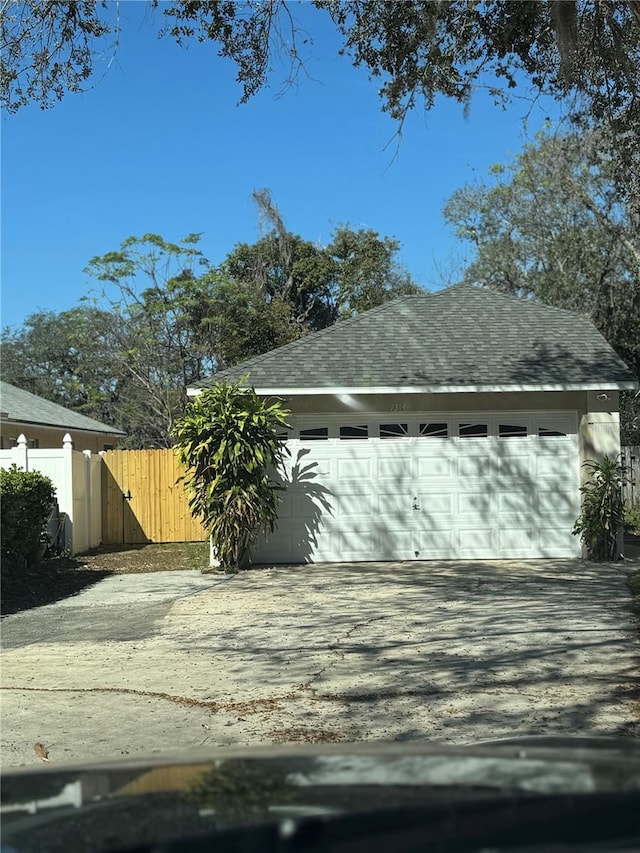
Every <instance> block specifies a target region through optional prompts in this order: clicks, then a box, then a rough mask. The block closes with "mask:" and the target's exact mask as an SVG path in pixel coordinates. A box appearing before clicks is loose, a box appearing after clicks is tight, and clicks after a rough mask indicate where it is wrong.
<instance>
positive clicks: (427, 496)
mask: <svg viewBox="0 0 640 853" xmlns="http://www.w3.org/2000/svg"><path fill="white" fill-rule="evenodd" d="M415 497H416V498H417V504H418V506H419V507H420V509H419V510H417V512H420V513H422V514H423V515H426V516H431V515H449V516H450V515H452V514H453V512H454V505H455V495H454V494H453V493H452V492H425V491H423V490H422V489H420V490H418V493H417V494H416V496H415ZM412 505H413V500H412V501H411V503H410V504H409V506H410V507H411V506H412Z"/></svg>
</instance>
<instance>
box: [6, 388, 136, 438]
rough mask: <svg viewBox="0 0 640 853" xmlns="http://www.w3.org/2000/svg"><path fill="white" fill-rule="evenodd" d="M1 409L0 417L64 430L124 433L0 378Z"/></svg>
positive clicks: (109, 433) (112, 433) (111, 433)
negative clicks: (0, 414) (1, 380)
mask: <svg viewBox="0 0 640 853" xmlns="http://www.w3.org/2000/svg"><path fill="white" fill-rule="evenodd" d="M0 410H1V411H2V420H9V421H17V422H18V423H29V424H39V425H41V426H52V427H58V428H59V429H67V430H71V429H74V430H83V431H84V432H100V433H106V434H108V435H125V433H124V432H122V430H119V429H116V428H115V427H112V426H108V425H107V424H103V423H100V421H96V420H94V419H93V418H88V417H86V415H81V414H79V413H78V412H72V411H71V410H70V409H65V407H64V406H59V405H58V404H57V403H52V402H50V401H49V400H45V399H43V398H42V397H38V396H37V395H36V394H32V393H31V392H30V391H23V390H22V389H21V388H16V387H15V385H9V383H8V382H0Z"/></svg>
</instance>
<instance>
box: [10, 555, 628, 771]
mask: <svg viewBox="0 0 640 853" xmlns="http://www.w3.org/2000/svg"><path fill="white" fill-rule="evenodd" d="M113 562H114V564H115V565H114V566H113V567H112V568H111V569H109V570H105V569H104V566H102V567H101V568H99V569H96V570H95V571H97V572H99V578H98V581H97V582H94V583H91V584H87V585H85V586H84V587H83V588H82V589H81V591H80V592H78V593H77V594H76V595H74V596H72V597H66V598H64V599H62V600H59V601H56V602H54V603H51V604H48V605H46V606H39V607H31V608H30V609H23V610H22V611H21V612H16V613H15V614H13V615H9V616H5V617H4V619H3V624H2V639H3V656H2V657H3V661H2V692H1V694H0V698H1V708H0V711H1V715H2V731H1V748H2V764H3V766H4V767H11V766H20V765H28V764H35V763H38V762H39V761H40V759H39V758H38V757H37V755H36V754H35V752H34V743H36V742H41V743H44V744H45V746H46V747H47V748H48V749H49V757H50V759H51V761H52V762H56V763H58V762H59V763H65V762H68V761H84V760H96V759H103V758H118V757H120V756H131V755H152V754H158V753H175V752H176V751H180V750H197V751H199V752H204V751H208V750H210V749H211V748H215V747H217V746H226V745H240V744H242V745H251V744H258V743H285V742H286V743H289V742H332V741H368V740H385V741H394V740H395V741H407V740H408V741H411V740H419V741H432V742H444V743H473V742H478V741H482V740H487V739H493V738H497V737H508V736H514V735H518V734H522V735H531V734H547V735H548V734H558V735H593V734H603V735H627V736H637V734H638V733H639V725H638V724H639V718H638V714H637V698H638V697H637V688H638V682H637V676H638V671H639V667H638V663H639V652H640V648H639V646H638V634H637V624H636V621H635V615H634V612H633V609H632V602H631V597H630V593H629V586H628V576H629V573H630V572H631V570H632V568H633V565H632V564H616V565H606V566H603V565H593V564H589V563H584V562H581V561H527V562H504V561H503V562H485V563H482V562H473V563H435V562H434V563H395V564H391V563H381V564H353V565H339V566H338V565H324V566H323V565H314V566H298V567H295V566H288V567H276V568H265V569H255V570H252V571H250V572H245V573H241V574H239V575H232V576H224V575H203V574H201V573H200V572H199V571H197V570H196V569H180V570H178V571H172V572H167V573H165V572H147V573H144V572H143V573H135V574H128V573H122V572H118V571H117V568H116V567H117V558H114V561H113ZM635 568H636V569H637V568H640V566H637V565H636V566H635ZM88 571H90V570H88ZM107 571H108V572H109V573H107Z"/></svg>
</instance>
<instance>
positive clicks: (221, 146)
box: [2, 0, 548, 326]
mask: <svg viewBox="0 0 640 853" xmlns="http://www.w3.org/2000/svg"><path fill="white" fill-rule="evenodd" d="M295 13H296V15H297V17H298V18H299V21H300V23H301V25H302V26H306V27H307V29H308V30H309V31H311V32H312V35H313V38H314V45H313V47H312V48H310V53H309V57H308V59H307V63H306V67H307V71H308V76H307V77H305V76H304V75H302V76H301V77H300V79H299V83H298V85H297V86H296V87H294V88H291V89H289V90H288V91H287V92H286V93H285V94H283V95H282V96H281V97H278V92H279V90H280V88H281V82H282V80H283V79H284V76H285V69H284V68H279V69H278V68H276V69H275V73H274V76H273V77H272V80H271V84H270V87H269V88H268V89H267V90H265V91H263V92H261V93H260V94H258V95H257V96H256V97H255V98H254V99H252V100H251V101H250V102H249V103H248V104H245V105H241V106H237V101H238V99H239V97H240V94H241V91H240V88H239V86H238V84H237V83H236V82H235V68H234V66H233V65H232V63H230V62H229V61H227V60H222V59H219V58H218V57H217V56H216V53H215V47H214V46H213V45H212V44H208V45H199V44H197V43H196V42H193V43H192V44H191V46H190V47H189V49H187V50H184V49H181V48H179V47H178V46H177V45H175V44H174V43H173V42H172V41H171V40H170V39H168V38H167V39H158V38H157V37H156V32H157V29H158V28H159V26H160V25H161V22H162V15H161V14H160V13H159V12H158V11H156V12H155V13H153V14H152V15H151V16H150V15H149V13H148V12H147V11H146V4H143V3H139V2H133V0H126V2H124V3H121V4H120V15H121V25H122V34H121V38H120V46H119V50H118V53H117V55H116V57H115V59H113V61H111V62H110V64H109V60H110V58H111V57H112V55H113V54H112V52H110V51H106V52H105V56H104V60H103V62H102V66H101V72H102V71H103V72H104V73H100V74H99V75H98V77H99V78H100V79H96V81H95V86H94V87H93V88H92V89H90V90H89V91H87V92H86V93H84V94H79V95H69V96H67V98H66V99H65V100H63V101H62V102H60V103H58V104H57V105H56V106H55V107H53V108H52V109H49V110H45V111H42V110H41V109H40V108H39V107H37V106H35V105H34V106H29V107H27V108H24V109H22V110H20V111H19V112H18V113H17V114H15V115H11V116H9V115H4V116H3V118H2V326H7V325H13V326H19V325H21V323H22V322H23V321H24V319H25V318H26V316H27V315H28V314H30V313H31V312H33V311H36V310H54V311H61V310H65V309H68V308H71V307H73V306H74V305H76V304H77V303H78V300H79V299H80V298H81V297H82V296H83V295H85V294H86V293H88V292H89V291H90V290H91V289H92V287H93V286H94V285H93V283H92V281H91V279H90V278H89V277H88V276H87V275H86V274H84V273H83V268H84V267H85V266H86V264H87V262H88V261H89V259H90V258H92V257H94V256H96V255H101V254H104V253H105V252H107V251H111V250H113V249H116V248H117V247H118V246H119V244H120V243H121V241H122V240H124V239H125V238H126V237H128V236H130V235H138V236H139V235H142V234H144V233H149V232H153V233H158V234H161V235H162V236H163V237H165V239H167V240H172V241H176V240H178V239H179V238H180V237H182V236H184V235H186V234H188V233H191V232H202V234H203V237H202V243H201V248H202V250H203V251H204V254H205V255H206V256H207V257H208V258H209V259H210V260H211V261H212V262H214V263H217V262H220V261H221V260H222V259H223V258H224V257H225V256H226V254H227V253H228V252H229V251H230V250H231V249H232V248H233V246H234V245H235V244H236V243H238V242H244V241H248V242H252V241H254V240H256V239H257V238H258V237H259V236H260V231H259V225H258V217H257V211H256V207H255V205H254V203H253V201H252V199H251V192H252V190H253V189H255V188H261V187H268V188H269V189H270V190H271V193H272V197H273V199H274V201H275V202H276V204H277V205H278V207H279V208H280V211H281V213H282V214H283V216H284V219H285V222H286V224H287V226H288V227H289V229H290V230H292V231H294V232H296V233H298V234H300V235H301V236H302V237H304V238H305V239H308V240H313V241H318V242H321V243H326V242H328V241H329V239H330V236H331V232H332V230H333V229H334V228H335V227H336V226H337V225H338V224H340V223H344V222H348V223H350V224H351V226H352V227H355V228H358V227H363V226H367V227H370V228H373V229H375V230H376V231H378V232H379V233H380V234H381V235H389V236H394V237H396V238H397V239H398V240H399V241H400V242H401V244H402V251H401V255H400V260H401V261H402V262H403V263H404V265H405V266H406V267H407V269H408V270H409V272H410V273H411V274H412V276H413V277H414V279H415V280H416V281H417V282H418V283H419V284H421V285H422V286H424V287H427V288H430V289H432V288H437V287H440V286H442V279H443V276H444V277H445V278H450V277H451V276H453V278H455V271H456V269H459V268H460V264H461V263H463V261H464V258H465V248H464V247H463V245H462V244H460V243H459V241H457V240H456V238H455V235H454V234H453V233H452V232H451V229H449V228H448V227H447V226H446V225H445V224H444V221H443V218H442V207H443V205H444V202H445V201H446V199H447V198H448V197H449V196H450V195H451V193H452V192H453V191H454V190H456V189H457V188H458V187H460V186H462V185H463V184H464V183H466V182H468V181H470V180H473V179H474V177H482V176H483V175H484V174H485V173H486V171H487V168H488V167H489V166H490V165H491V164H492V163H496V162H504V161H505V160H506V159H508V158H509V156H511V155H512V154H514V153H517V152H518V151H519V150H520V149H521V148H522V145H523V142H524V141H525V135H524V131H523V127H522V118H523V116H524V115H525V113H526V112H527V110H528V109H529V107H530V104H529V102H528V101H524V100H521V101H517V102H516V103H515V104H514V105H513V106H512V107H511V108H510V109H509V110H507V111H502V110H500V109H499V108H496V107H494V106H493V105H492V104H491V103H490V102H489V101H488V99H486V97H485V96H483V95H482V94H480V95H478V96H476V98H475V99H474V100H473V102H472V104H471V109H470V113H469V115H468V117H467V118H465V117H464V116H463V110H462V108H461V107H460V106H459V105H457V104H455V103H453V102H447V101H444V100H443V101H442V102H440V103H438V104H437V105H436V107H435V108H434V109H433V110H432V111H430V112H429V113H424V112H422V111H417V112H415V113H414V114H412V115H411V116H410V117H409V119H408V121H407V122H406V124H405V127H404V130H403V138H402V140H401V142H400V144H399V145H397V144H396V142H397V141H396V140H394V134H395V132H396V125H395V123H394V122H393V121H392V120H391V119H390V118H389V117H388V116H386V115H384V114H383V113H382V112H381V109H380V102H379V100H378V97H377V92H376V86H375V83H374V82H370V81H369V80H368V78H367V74H366V72H365V71H364V70H362V69H354V68H353V67H352V66H351V64H350V62H349V60H348V59H347V58H344V57H339V56H338V55H337V51H338V49H339V47H340V42H339V40H338V38H337V35H336V34H335V32H334V30H333V28H332V27H331V23H330V21H329V20H328V19H327V21H325V20H324V17H323V15H321V14H319V13H317V12H316V11H315V10H313V9H312V8H308V7H307V6H306V5H305V4H298V5H297V6H296V7H295ZM107 66H108V67H107ZM544 109H547V110H548V105H547V106H546V107H545V106H543V105H538V106H536V107H535V108H534V109H533V111H532V113H531V117H530V120H529V124H528V129H529V134H530V135H531V134H533V133H534V132H535V131H536V130H538V129H539V128H540V126H541V125H542V123H543V121H544V118H545V116H546V115H547V114H548V113H546V112H544V111H543V110H544Z"/></svg>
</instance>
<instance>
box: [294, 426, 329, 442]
mask: <svg viewBox="0 0 640 853" xmlns="http://www.w3.org/2000/svg"><path fill="white" fill-rule="evenodd" d="M328 438H329V427H310V428H309V429H301V430H300V441H326V440H327V439H328Z"/></svg>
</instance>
